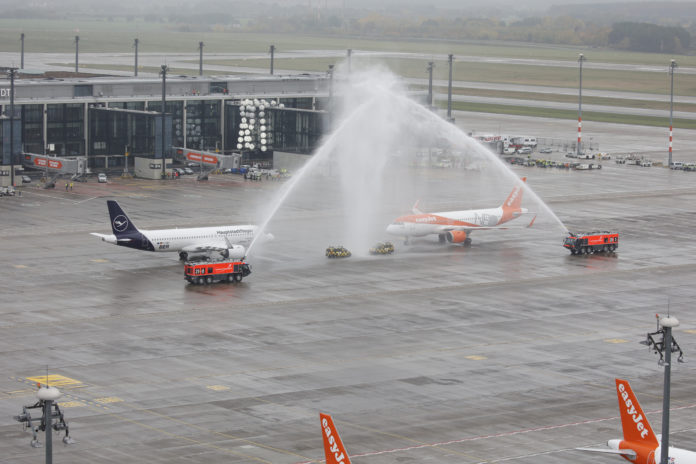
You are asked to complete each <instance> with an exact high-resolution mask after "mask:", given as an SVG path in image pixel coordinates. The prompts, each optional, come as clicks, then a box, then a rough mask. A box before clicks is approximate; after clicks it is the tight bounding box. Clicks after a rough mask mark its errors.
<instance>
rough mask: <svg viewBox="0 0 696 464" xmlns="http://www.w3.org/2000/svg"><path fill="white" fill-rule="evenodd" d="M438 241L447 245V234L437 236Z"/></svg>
mask: <svg viewBox="0 0 696 464" xmlns="http://www.w3.org/2000/svg"><path fill="white" fill-rule="evenodd" d="M437 239H438V241H439V242H440V243H446V242H447V236H446V235H445V234H439V235H438V236H437Z"/></svg>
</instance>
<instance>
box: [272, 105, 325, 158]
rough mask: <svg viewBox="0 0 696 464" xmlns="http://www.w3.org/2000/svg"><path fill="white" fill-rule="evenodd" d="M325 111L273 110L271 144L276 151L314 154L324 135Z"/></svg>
mask: <svg viewBox="0 0 696 464" xmlns="http://www.w3.org/2000/svg"><path fill="white" fill-rule="evenodd" d="M325 117H326V113H324V112H323V111H302V110H297V109H294V108H282V109H281V108H271V109H269V111H268V119H269V121H270V123H269V125H270V143H271V145H272V146H273V149H274V150H278V151H286V152H292V153H312V152H313V151H314V149H315V148H317V146H318V145H319V142H320V139H321V137H322V135H323V134H324V126H325V124H324V118H325Z"/></svg>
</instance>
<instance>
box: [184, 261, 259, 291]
mask: <svg viewBox="0 0 696 464" xmlns="http://www.w3.org/2000/svg"><path fill="white" fill-rule="evenodd" d="M249 274H251V266H249V264H247V263H245V262H244V261H229V260H224V261H209V262H187V263H186V264H185V265H184V275H185V278H186V280H188V281H189V282H190V283H192V284H196V285H200V284H206V285H207V284H212V283H213V282H241V281H242V277H246V276H248V275H249Z"/></svg>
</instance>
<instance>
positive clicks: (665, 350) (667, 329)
mask: <svg viewBox="0 0 696 464" xmlns="http://www.w3.org/2000/svg"><path fill="white" fill-rule="evenodd" d="M655 316H656V317H657V318H658V321H657V325H658V330H657V331H656V332H652V333H649V334H648V335H647V339H646V340H645V341H644V342H642V343H643V344H645V345H648V347H652V349H653V351H655V352H656V353H658V354H659V355H660V361H659V362H658V363H659V364H661V365H662V366H664V368H665V381H664V390H663V393H662V440H661V442H660V451H661V452H660V458H661V459H660V464H669V396H670V382H671V369H672V353H673V352H674V353H676V352H679V357H678V358H677V361H678V362H682V358H683V357H684V353H683V352H682V350H681V348H680V347H679V344H678V343H677V341H676V340H675V339H674V337H672V328H674V327H678V326H679V321H678V320H677V318H676V317H673V316H669V315H667V317H662V318H661V317H660V316H659V315H655ZM654 335H662V340H661V341H660V340H655V339H654V338H653V336H654ZM663 355H664V357H663Z"/></svg>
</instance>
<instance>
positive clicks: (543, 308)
mask: <svg viewBox="0 0 696 464" xmlns="http://www.w3.org/2000/svg"><path fill="white" fill-rule="evenodd" d="M535 124H539V123H538V122H536V123H535ZM646 137H647V135H646ZM646 143H647V142H646ZM554 156H562V154H558V153H556V154H554ZM612 163H613V161H612V162H609V163H606V164H605V166H604V168H603V169H602V170H600V171H590V172H573V171H561V170H549V169H539V168H516V171H515V173H516V174H517V175H519V176H526V177H527V179H528V180H527V183H528V185H529V186H530V187H531V188H532V189H533V190H534V191H535V192H536V193H537V194H538V195H539V196H540V197H541V198H542V199H544V200H546V202H547V203H548V205H549V206H550V208H551V209H552V210H553V211H554V213H556V214H557V215H558V217H559V218H560V219H561V220H562V221H563V223H564V224H565V225H566V226H567V227H568V228H569V229H570V230H573V231H576V230H587V229H595V228H598V229H609V230H616V231H618V232H619V233H620V234H621V242H620V247H619V250H618V251H617V253H615V254H612V255H592V256H583V257H574V256H570V254H569V253H568V252H567V251H566V250H564V249H563V248H562V247H561V241H562V239H563V238H564V237H563V231H562V230H561V229H560V228H558V227H553V226H544V227H539V228H537V227H533V228H531V229H525V230H509V231H490V232H484V231H481V232H479V233H478V234H476V235H474V236H473V239H474V244H473V246H472V247H471V248H468V249H467V248H461V247H458V246H454V245H446V246H441V245H438V244H436V243H434V241H427V240H425V241H420V242H416V243H415V244H414V245H412V246H409V247H407V246H404V245H403V244H402V243H401V242H400V241H395V242H394V243H395V245H396V248H397V249H396V252H395V253H394V255H391V256H379V257H365V256H363V257H361V256H354V257H352V258H349V259H346V260H327V259H326V258H325V257H324V256H323V253H324V248H325V247H326V246H327V245H329V244H330V242H331V240H332V238H333V237H331V236H327V237H326V240H325V243H324V242H322V243H308V242H307V241H303V240H302V237H301V236H300V233H301V232H300V231H297V232H292V230H293V224H296V223H297V221H302V220H306V221H322V220H328V221H330V220H331V218H332V217H333V216H332V212H331V211H328V210H326V209H325V207H324V206H323V204H322V203H321V202H320V201H314V202H312V201H307V202H305V203H304V205H303V207H302V208H299V207H297V206H292V207H290V208H287V209H285V210H283V211H282V212H281V214H280V215H279V217H278V219H277V221H276V222H275V223H274V224H273V225H274V227H275V230H271V232H274V233H275V232H276V230H289V232H287V233H285V234H276V240H275V241H274V242H273V243H272V244H271V245H270V246H269V247H264V248H261V249H259V251H258V252H257V253H255V254H254V255H252V256H250V262H251V264H252V267H253V273H252V274H251V275H250V276H249V277H248V278H246V279H245V280H244V282H242V283H241V284H238V285H234V284H230V285H226V284H218V285H212V286H191V285H187V284H186V283H185V281H184V279H183V269H182V265H181V264H180V263H179V262H178V261H177V258H176V255H174V254H166V253H165V254H155V253H145V252H137V251H134V250H129V249H124V248H120V247H115V246H112V245H109V244H106V243H103V242H101V241H99V240H98V239H97V238H95V237H92V236H90V235H89V232H101V233H107V232H108V229H109V226H108V219H107V215H106V205H105V203H106V199H108V198H115V199H117V200H118V201H119V202H120V203H121V205H122V206H123V207H124V208H125V209H126V211H127V212H128V214H129V216H130V219H131V220H132V221H133V222H134V223H135V224H136V225H137V226H138V227H141V228H150V229H153V228H160V227H174V226H179V227H186V226H192V225H201V226H202V225H215V224H234V223H247V222H249V221H253V220H255V218H256V214H257V211H258V209H259V208H260V207H261V206H263V205H266V204H267V203H268V202H269V201H270V199H271V198H272V197H273V195H274V194H275V192H276V191H277V190H278V189H279V188H280V187H281V185H280V184H277V183H274V182H244V181H243V180H241V179H240V178H239V177H233V176H229V175H227V176H223V175H221V176H211V181H210V182H208V183H197V182H195V181H194V180H193V179H188V178H185V179H181V180H178V181H145V180H121V179H113V180H112V182H110V183H109V184H97V183H96V182H94V181H92V182H88V183H86V184H78V183H75V187H74V191H73V192H65V191H63V190H62V189H60V188H58V189H56V190H55V191H45V190H39V189H37V188H34V187H28V188H25V191H24V192H23V195H22V197H21V198H19V197H14V198H8V197H3V198H0V217H1V218H2V219H3V221H2V226H0V256H2V262H3V265H4V270H5V273H4V279H2V281H0V294H2V301H3V304H2V305H1V306H0V311H1V314H2V317H0V348H1V350H2V359H3V362H2V365H3V375H2V376H0V392H1V393H0V437H1V439H0V462H1V463H3V464H15V463H20V462H21V463H26V462H43V453H44V450H43V449H33V448H31V447H30V446H29V441H30V439H31V434H30V433H29V432H25V431H23V430H22V428H21V425H20V424H18V423H16V422H14V421H13V420H12V416H13V415H16V414H18V413H19V412H20V411H21V407H22V405H26V404H31V403H33V402H34V401H35V388H34V386H33V384H34V382H35V379H36V378H39V377H41V376H45V375H46V373H47V371H48V374H49V375H51V376H53V377H51V379H52V380H53V382H54V383H57V384H58V385H59V386H60V388H61V389H62V391H63V392H64V394H65V395H64V397H63V398H62V401H61V402H60V404H61V406H62V407H64V409H65V412H66V417H67V420H68V422H69V424H70V430H71V435H72V436H73V437H74V438H75V440H76V442H77V443H75V444H74V445H71V446H68V447H64V446H63V445H62V444H61V445H60V446H56V445H55V443H56V442H57V441H58V439H57V438H54V452H55V462H57V463H60V462H66V463H67V462H70V463H88V462H89V463H93V462H101V463H110V462H113V463H117V462H118V463H122V462H131V463H153V462H154V463H157V462H163V463H164V462H167V463H191V462H208V463H223V462H225V463H230V462H232V463H280V464H285V463H287V464H295V463H307V462H321V461H322V460H323V450H322V448H321V446H322V442H321V437H320V428H319V420H318V413H319V412H320V411H322V412H327V413H330V414H332V415H333V417H334V421H335V423H336V425H337V427H338V429H339V431H340V432H341V436H342V438H343V441H344V443H345V445H346V447H347V449H348V451H349V453H351V455H353V456H354V459H353V461H354V462H355V463H366V464H368V463H369V464H382V463H396V462H399V463H411V462H413V463H416V462H432V463H445V462H447V463H450V462H460V463H483V462H510V463H530V464H531V463H534V464H540V463H541V464H543V463H558V462H577V463H588V464H589V463H596V462H597V459H598V458H597V457H596V456H595V455H588V454H584V453H581V452H577V451H573V450H572V448H575V447H582V446H600V445H601V444H602V443H604V442H606V440H608V439H610V438H617V437H619V436H620V435H621V428H620V422H619V419H618V410H617V407H616V406H617V402H616V396H615V393H614V378H615V377H619V378H625V379H628V380H630V381H631V383H632V385H633V388H634V390H635V391H636V393H637V395H638V398H639V400H640V401H641V403H642V405H643V408H644V409H645V411H646V413H647V415H648V418H649V420H650V422H651V424H652V426H653V428H655V429H656V430H659V429H660V414H659V412H658V411H659V410H660V408H661V391H662V390H661V385H662V382H661V380H662V369H661V368H660V367H658V365H657V356H656V355H654V354H652V353H650V352H649V351H648V350H647V349H646V348H645V347H644V346H642V345H640V344H639V342H640V341H642V340H643V339H644V338H645V334H646V333H647V332H649V331H652V330H654V329H655V313H661V314H662V313H665V312H666V308H667V302H668V299H669V301H670V307H671V313H672V315H674V316H676V317H677V318H679V320H680V321H681V325H680V327H679V328H677V329H676V330H675V337H676V339H677V340H678V342H679V344H680V345H681V347H682V349H683V350H684V352H685V357H686V360H687V361H691V357H692V356H694V353H696V322H695V321H694V312H693V310H692V308H691V303H692V301H693V298H694V287H693V282H694V280H695V279H696V262H694V259H693V255H694V252H696V242H695V241H694V240H693V230H694V229H695V228H696V206H695V205H696V184H694V180H696V177H695V176H696V174H695V173H686V172H679V171H669V170H667V169H663V168H640V167H637V166H618V165H614V164H612ZM420 174H421V175H423V176H430V177H431V178H432V184H433V185H434V186H437V187H436V188H438V189H439V191H438V195H437V197H438V198H439V201H438V202H437V203H436V204H433V205H432V207H433V209H434V210H437V208H439V207H445V206H450V205H454V204H461V203H467V202H470V201H472V199H471V198H462V196H461V195H460V194H459V193H458V190H457V188H460V187H461V184H460V183H459V184H458V181H459V179H460V178H461V176H462V173H461V172H460V171H458V170H454V169H453V170H442V169H423V170H422V171H421V172H420ZM458 185H459V187H457V186H458ZM59 187H60V184H59ZM404 207H405V208H409V207H410V205H405V206H404ZM327 218H328V219H327ZM354 251H359V250H354ZM359 254H362V253H356V255H359ZM693 380H694V368H693V363H691V362H689V363H686V364H678V365H676V364H675V366H674V368H673V369H672V406H673V407H674V408H675V410H674V411H673V412H672V416H671V418H672V421H671V427H672V431H673V435H672V438H671V443H672V444H673V445H674V446H681V447H686V448H689V446H691V445H692V444H693V443H694V441H695V439H696V430H695V429H694V427H693V423H694V420H695V419H696V397H695V396H694V394H693ZM42 441H43V438H42ZM599 459H601V460H602V462H605V461H606V462H607V463H611V462H619V458H618V457H614V458H613V459H612V457H606V458H605V457H600V458H599Z"/></svg>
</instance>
